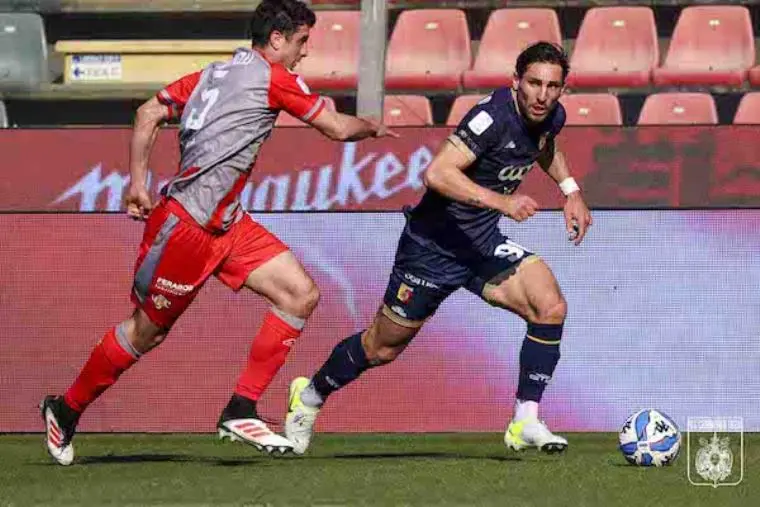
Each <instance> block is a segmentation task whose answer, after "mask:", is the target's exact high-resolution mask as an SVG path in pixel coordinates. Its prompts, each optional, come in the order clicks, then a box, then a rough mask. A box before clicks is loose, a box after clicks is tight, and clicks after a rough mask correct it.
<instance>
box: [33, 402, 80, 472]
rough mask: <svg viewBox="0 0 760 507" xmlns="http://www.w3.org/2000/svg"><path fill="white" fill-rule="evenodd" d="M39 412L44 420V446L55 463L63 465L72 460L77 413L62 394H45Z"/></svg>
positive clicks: (77, 420) (68, 463) (77, 419)
mask: <svg viewBox="0 0 760 507" xmlns="http://www.w3.org/2000/svg"><path fill="white" fill-rule="evenodd" d="M40 413H41V415H42V420H43V421H45V447H46V448H47V451H48V454H50V456H51V457H52V458H53V459H54V460H55V462H56V463H58V464H59V465H63V466H68V465H71V463H73V462H74V446H73V445H71V439H72V438H73V437H74V432H75V431H76V426H77V422H79V414H77V413H76V412H74V411H73V410H72V409H70V408H69V407H68V406H67V405H66V402H64V401H63V396H46V397H45V399H44V400H42V401H41V402H40Z"/></svg>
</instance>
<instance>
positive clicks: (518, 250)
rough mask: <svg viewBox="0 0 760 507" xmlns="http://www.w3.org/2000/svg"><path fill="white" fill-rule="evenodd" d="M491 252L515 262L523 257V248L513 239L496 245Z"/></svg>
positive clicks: (500, 257)
mask: <svg viewBox="0 0 760 507" xmlns="http://www.w3.org/2000/svg"><path fill="white" fill-rule="evenodd" d="M493 254H494V256H495V257H498V258H499V259H507V260H508V261H509V262H516V261H518V260H520V259H522V258H523V255H525V249H524V248H523V247H521V246H520V245H518V244H517V243H515V242H514V241H510V240H507V241H505V242H504V243H502V244H501V245H499V246H497V247H496V250H494V252H493Z"/></svg>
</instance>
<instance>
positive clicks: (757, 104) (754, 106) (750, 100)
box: [734, 92, 760, 125]
mask: <svg viewBox="0 0 760 507" xmlns="http://www.w3.org/2000/svg"><path fill="white" fill-rule="evenodd" d="M734 124H735V125H760V92H751V93H745V94H744V96H743V97H742V100H741V101H740V102H739V107H738V108H737V109H736V114H735V115H734Z"/></svg>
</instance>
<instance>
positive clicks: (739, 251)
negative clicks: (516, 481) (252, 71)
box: [0, 127, 760, 432]
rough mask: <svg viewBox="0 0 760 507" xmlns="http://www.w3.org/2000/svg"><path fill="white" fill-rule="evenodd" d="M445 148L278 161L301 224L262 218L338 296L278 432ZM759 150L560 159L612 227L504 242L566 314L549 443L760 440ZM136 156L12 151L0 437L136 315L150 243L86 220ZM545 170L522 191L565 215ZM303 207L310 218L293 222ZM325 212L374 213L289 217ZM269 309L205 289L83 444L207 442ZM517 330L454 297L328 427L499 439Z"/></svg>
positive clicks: (620, 147)
mask: <svg viewBox="0 0 760 507" xmlns="http://www.w3.org/2000/svg"><path fill="white" fill-rule="evenodd" d="M447 132H448V131H446V130H445V129H440V130H439V129H429V130H421V129H409V130H405V131H404V138H403V140H401V141H398V142H397V143H396V145H393V143H390V142H389V143H386V142H383V141H372V142H368V143H365V144H356V145H345V146H341V145H338V144H333V143H329V142H327V141H322V140H321V139H320V138H319V137H318V136H314V135H312V134H311V133H309V132H308V131H298V130H290V129H289V130H288V131H282V132H277V133H275V136H274V138H273V139H272V143H270V145H269V146H268V149H266V150H265V152H264V153H262V156H261V159H260V161H259V164H258V166H257V172H256V174H255V175H254V180H253V184H252V187H251V188H250V189H249V193H248V199H249V201H248V202H249V203H254V204H255V203H256V192H257V191H258V189H260V188H262V186H264V185H266V184H269V185H270V187H269V189H270V190H268V191H267V192H266V193H264V192H263V191H262V195H266V196H267V198H266V199H264V198H262V200H261V201H260V202H261V203H263V204H261V206H260V207H261V209H269V210H271V209H272V208H278V207H279V208H281V209H283V210H285V211H284V212H266V213H260V214H257V215H256V218H257V219H258V220H259V221H261V222H262V223H263V224H264V225H265V226H266V227H268V228H269V229H270V230H272V231H273V232H274V233H275V234H277V235H278V236H280V237H281V238H282V239H283V240H285V241H286V242H287V243H288V244H289V245H290V246H291V248H292V249H293V251H294V252H295V254H296V255H297V256H298V257H299V258H300V259H302V260H303V262H304V264H305V265H306V267H307V269H308V270H309V272H310V273H311V274H312V275H313V276H314V278H315V280H316V281H317V283H318V285H319V286H320V288H321V290H322V294H323V299H322V302H321V304H320V306H319V308H318V309H317V311H316V313H315V315H314V317H313V319H312V320H311V321H310V323H309V325H308V327H307V330H306V332H305V334H304V336H303V337H302V338H301V339H300V341H299V342H298V343H297V345H296V346H295V348H294V350H293V353H292V355H291V357H290V360H289V362H288V363H287V365H286V366H285V368H284V369H283V371H282V372H281V374H280V375H279V376H278V377H277V379H276V381H275V383H274V385H273V386H272V388H271V389H270V391H269V392H268V394H267V395H266V397H265V398H264V400H263V411H264V413H265V414H266V415H267V416H268V417H271V418H275V419H277V420H281V418H282V415H283V413H284V410H285V401H286V396H287V383H288V381H289V380H290V378H292V377H293V376H295V375H302V374H309V373H311V372H312V371H313V370H314V369H315V368H316V367H317V366H318V365H319V364H320V363H321V362H322V361H323V360H324V358H325V357H326V356H327V354H328V353H329V351H330V349H331V348H332V346H333V345H334V344H335V343H336V342H337V341H338V340H340V339H342V338H343V337H345V336H347V335H349V334H351V333H353V332H355V331H356V330H358V329H361V328H362V327H363V326H365V325H366V323H367V322H369V320H370V319H371V317H372V315H373V314H374V312H375V311H376V309H377V307H378V304H379V302H380V299H381V297H382V294H383V291H384V289H385V283H386V281H387V276H388V273H389V270H390V267H391V264H392V260H393V254H394V250H395V244H396V241H397V237H398V234H399V232H400V231H401V228H402V227H403V217H402V215H401V213H399V212H398V211H391V212H382V211H378V210H379V209H380V208H389V209H393V210H398V209H399V207H400V206H401V205H403V204H406V203H411V202H414V200H415V199H416V197H417V195H418V194H419V192H421V186H418V184H417V183H415V182H417V181H420V178H421V172H422V171H423V170H424V166H425V164H426V161H429V158H430V156H431V154H432V152H433V150H434V149H435V147H436V145H437V144H438V143H440V142H441V140H442V139H444V138H445V136H446V135H447ZM755 132H756V130H755ZM752 133H753V130H752V129H743V128H740V127H719V128H693V129H688V128H651V129H637V130H627V129H604V130H602V129H580V128H577V129H576V128H573V129H568V130H567V132H566V133H565V134H563V137H564V139H563V148H564V149H565V150H566V151H567V152H568V153H569V158H570V161H571V163H572V165H573V168H574V171H575V172H576V173H578V174H581V175H583V184H584V186H585V188H587V189H588V194H589V197H590V198H591V199H592V202H595V203H596V205H597V207H602V206H603V207H605V208H607V209H604V210H602V209H597V210H596V211H595V224H594V226H593V228H592V231H591V233H590V235H589V236H588V238H587V240H586V242H584V244H583V246H581V247H574V246H572V245H571V244H569V243H568V242H567V240H566V238H565V233H564V224H563V220H562V216H561V213H560V212H558V211H547V212H545V213H540V214H539V215H537V216H536V217H534V218H533V219H531V220H529V221H528V222H525V223H524V224H519V225H517V224H514V223H512V222H509V221H506V220H505V221H503V223H502V224H501V225H502V227H503V229H504V231H505V232H506V233H507V234H509V235H510V236H511V237H512V238H513V239H514V240H515V241H517V242H518V243H520V244H522V245H523V246H525V247H526V248H529V249H532V250H534V251H536V252H538V253H539V254H540V255H541V256H542V257H544V258H545V259H546V260H547V261H548V263H549V264H550V265H551V266H552V268H553V270H554V271H555V274H556V276H557V278H558V280H559V281H560V284H561V285H562V287H563V290H564V293H565V296H566V298H567V300H568V303H569V307H570V313H569V317H568V320H567V325H566V333H565V336H564V338H563V348H562V353H563V360H562V362H561V363H560V366H559V368H558V370H557V372H556V375H555V381H554V383H553V385H551V386H550V388H549V389H548V390H547V394H546V398H545V404H544V405H545V409H544V413H543V417H545V419H546V420H547V422H549V424H550V425H552V427H556V428H558V429H560V430H563V431H569V430H588V431H611V430H616V429H617V428H618V426H619V425H620V424H621V423H622V422H623V420H624V419H625V417H626V416H627V415H628V414H629V413H630V412H632V411H634V410H635V409H638V408H641V407H656V408H659V409H661V410H664V411H665V412H667V413H669V414H670V415H671V416H673V417H674V418H675V419H676V421H677V422H678V423H679V424H681V425H683V424H685V420H686V418H687V417H689V416H705V415H708V416H709V415H715V416H742V417H744V421H745V429H747V430H750V431H758V430H760V408H759V407H760V394H758V393H760V370H758V368H757V364H758V363H759V362H760V346H758V345H760V343H758V340H759V339H760V338H759V337H758V329H760V313H758V311H757V308H759V307H760V294H758V291H757V287H758V286H760V257H759V256H758V255H757V252H758V251H760V237H759V236H758V235H757V230H758V228H759V226H760V210H759V209H751V207H752V206H757V203H756V201H752V200H747V199H746V197H745V196H746V195H747V194H751V195H753V196H754V198H755V199H757V196H758V195H760V194H758V192H757V190H754V192H753V191H752V188H753V187H751V186H750V185H751V183H752V182H753V181H754V182H757V181H758V179H757V174H758V162H757V160H760V157H758V155H760V153H758V151H760V148H758V146H757V144H756V143H753V142H752V140H753V139H752V138H750V136H751V135H752ZM575 136H578V137H575ZM127 137H128V131H126V130H105V131H103V130H95V129H90V130H87V129H83V130H60V131H59V130H39V131H24V130H21V131H7V132H2V133H0V153H2V154H3V158H2V160H3V163H2V166H3V174H4V176H5V177H4V179H3V182H2V184H1V185H2V186H1V187H0V209H2V210H3V212H2V214H0V259H2V262H0V431H2V432H9V431H39V430H40V422H39V417H38V414H37V411H36V409H35V405H36V403H37V402H38V401H39V399H40V398H41V397H42V396H43V395H44V394H46V393H52V392H60V391H62V390H63V389H65V387H66V386H67V385H68V383H69V382H70V381H71V379H72V378H73V377H74V376H75V375H76V373H77V371H78V369H79V367H80V366H81V364H82V363H83V361H84V360H85V359H86V357H87V355H88V353H89V350H90V349H91V347H92V346H93V345H94V343H95V342H96V341H97V340H98V339H99V337H100V336H101V335H102V333H103V331H104V330H105V329H107V328H108V327H109V326H111V325H113V324H114V323H116V322H118V321H120V320H122V319H123V318H124V317H125V316H126V315H127V314H128V312H129V311H130V303H129V299H128V296H129V290H130V286H131V270H132V264H133V262H134V258H135V254H136V250H137V245H138V242H139V238H140V234H141V231H142V227H141V225H140V224H137V223H134V222H131V221H129V220H127V219H126V218H125V217H124V216H123V215H120V214H104V213H81V212H80V210H84V211H93V210H94V211H97V210H101V211H103V210H117V209H118V207H119V202H120V199H121V193H120V192H121V190H120V189H121V188H122V187H121V185H122V184H123V183H122V182H123V180H124V177H125V175H126V167H127V165H126V139H127ZM754 137H755V138H756V134H755V136H754ZM296 138H297V140H298V141H299V144H297V145H296V146H298V149H297V150H295V149H293V146H294V143H295V140H296ZM174 143H175V140H174V133H173V132H171V131H167V132H165V133H163V134H162V138H161V140H160V143H159V146H158V149H157V152H156V157H155V158H154V160H153V167H154V168H160V169H156V171H155V172H156V174H155V176H154V177H155V181H161V179H162V178H165V177H168V176H169V175H170V174H171V172H172V170H173V169H172V168H173V167H176V146H175V145H174ZM96 166H100V170H99V171H100V172H99V175H98V178H99V180H98V181H99V183H98V184H95V183H93V185H95V186H94V187H92V188H100V189H99V190H98V191H97V192H95V191H93V190H92V189H90V187H87V185H85V184H84V183H82V181H89V180H87V179H86V178H87V177H89V178H92V180H93V181H95V178H94V177H93V176H91V175H92V174H94V173H93V171H94V168H95V167H96ZM306 171H311V172H310V174H311V176H310V177H308V178H307V177H306V176H303V175H304V174H306ZM631 172H633V174H635V175H637V176H636V177H634V176H632V175H631V174H629V173H631ZM539 173H540V171H537V170H536V171H534V173H533V174H531V176H530V178H531V179H529V180H528V181H527V182H526V188H525V191H526V192H531V193H533V194H534V195H539V196H541V197H540V202H542V203H544V204H545V205H546V206H547V207H556V206H558V204H559V201H558V200H557V196H555V195H554V194H555V193H556V191H555V190H554V189H553V188H551V186H549V187H545V186H543V185H544V182H542V180H544V179H546V178H545V177H544V176H543V175H541V174H539ZM320 175H325V176H323V179H322V180H320ZM328 176H329V178H328ZM109 178H110V179H109ZM309 178H311V179H309ZM307 180H308V183H309V184H308V185H307V183H303V182H304V181H307ZM697 180H698V181H697ZM267 181H269V183H265V182H267ZM299 181H300V182H301V183H300V185H299ZM320 181H322V184H321V186H320V183H319V182H320ZM104 182H105V183H104ZM278 182H280V183H279V185H281V190H280V194H277V192H276V191H275V190H276V189H277V188H278V187H277V185H278ZM285 182H287V183H288V184H287V185H285ZM642 182H643V183H642ZM731 182H733V183H732V185H728V183H731ZM88 184H89V183H88ZM716 184H720V185H716ZM101 187H102V188H101ZM154 188H155V185H154ZM285 188H287V191H285V190H282V189H285ZM299 188H300V189H301V195H304V196H306V197H305V200H304V201H303V202H305V203H307V205H303V206H300V205H299V206H295V205H294V204H293V203H297V202H299V201H297V199H296V196H297V195H299V194H298V192H299ZM72 189H74V190H72ZM320 189H321V190H320ZM341 189H347V190H341ZM742 189H744V190H745V192H744V193H741V192H739V191H740V190H742ZM320 192H323V194H320ZM19 195H20V196H19ZM66 195H67V197H62V196H66ZM278 195H279V196H280V197H277V196H278ZM319 195H323V196H326V197H324V198H322V197H320V199H317V198H316V196H319ZM344 195H345V196H346V198H345V199H344V200H342V198H339V197H341V196H344ZM283 196H284V197H283ZM697 196H703V197H704V196H706V198H707V199H706V200H705V201H704V202H702V203H700V202H699V200H697V199H696V197H697ZM726 196H734V197H732V199H733V200H726V199H727V197H726ZM736 196H739V197H741V198H739V197H736ZM362 197H363V199H362ZM278 199H279V201H278ZM551 199H554V201H552V200H551ZM325 202H326V203H332V204H331V205H330V206H326V207H327V209H331V210H347V209H368V210H371V211H373V212H367V213H292V212H288V211H289V210H293V209H302V208H308V207H309V205H308V203H311V204H313V205H312V206H311V207H312V208H315V209H321V208H324V207H325V206H324V205H322V204H320V205H319V206H318V205H317V204H319V203H325ZM272 203H275V204H272ZM277 203H279V204H277ZM679 206H680V207H683V208H685V207H689V208H699V209H677V208H678V207H679ZM729 206H730V207H734V208H736V207H741V206H747V207H748V209H727V207H729ZM654 207H657V208H658V209H654ZM709 207H714V209H708V208H709ZM647 208H649V209H647ZM659 208H663V209H659ZM265 310H266V306H265V304H264V303H263V302H262V301H260V300H259V298H257V297H255V296H254V295H252V294H248V293H242V292H241V293H238V294H234V293H231V292H230V291H228V290H227V289H226V288H224V287H223V286H222V285H221V284H220V283H218V282H217V281H216V280H211V281H209V283H208V284H207V287H206V288H205V289H204V290H203V291H202V293H201V295H200V296H199V298H198V300H197V301H196V302H195V303H194V304H193V305H192V306H191V308H190V309H189V311H188V313H187V314H186V315H185V316H183V318H182V319H180V321H179V322H178V324H177V326H176V328H175V329H174V330H173V332H172V334H171V335H170V337H169V338H168V339H167V341H166V343H165V344H163V345H162V346H161V347H160V348H159V349H157V350H156V351H155V352H153V353H151V354H150V355H148V356H146V357H145V358H144V359H143V360H142V361H141V362H140V363H139V364H138V365H137V366H136V367H135V368H133V369H132V370H130V371H129V372H127V373H126V374H125V375H124V376H123V378H122V379H121V381H120V382H119V383H118V384H117V386H116V387H114V389H113V390H112V391H109V393H107V394H106V395H105V396H104V397H103V398H102V399H101V400H99V401H98V402H97V403H96V404H95V405H93V406H92V408H91V410H90V411H89V412H88V414H87V417H85V418H84V419H83V421H82V425H81V430H82V431H192V432H207V431H212V430H213V427H214V424H215V422H216V418H217V417H218V412H219V410H220V409H221V408H222V407H223V406H224V404H225V403H226V401H227V399H228V397H229V394H230V392H231V389H232V387H233V386H234V383H235V380H236V377H237V375H238V373H239V371H240V369H241V368H242V367H243V365H244V362H245V358H246V354H247V348H248V346H249V343H250V340H251V338H252V336H253V334H254V333H255V331H256V329H257V327H258V325H259V322H260V319H261V316H262V315H263V314H264V312H265ZM523 333H524V324H523V323H522V322H521V321H520V320H519V319H517V318H516V317H514V316H512V315H510V314H508V313H506V312H503V311H499V310H497V309H494V308H492V307H489V306H488V305H486V304H484V303H482V302H481V301H480V300H479V299H478V298H477V297H475V296H474V295H472V294H470V293H467V292H466V291H460V292H458V293H456V294H455V295H454V296H452V297H451V298H450V299H449V300H447V301H446V302H445V303H444V305H443V306H442V307H441V309H440V311H439V312H438V314H436V316H435V317H433V318H432V319H431V321H430V322H429V324H428V325H427V326H426V327H425V329H424V330H423V331H422V333H421V334H420V335H419V336H418V338H417V339H416V340H415V342H414V344H413V345H412V346H411V347H410V348H409V349H408V351H407V352H406V353H405V354H404V355H402V357H401V358H400V359H399V360H398V361H397V362H395V363H393V364H392V365H389V366H387V367H384V368H382V369H379V370H376V371H371V372H369V373H367V374H366V377H363V378H362V380H361V381H359V382H357V383H356V384H355V385H352V386H349V387H348V388H347V389H346V390H345V391H343V392H341V393H339V394H338V395H336V396H335V397H334V398H333V399H332V400H331V403H330V404H329V405H328V407H327V408H326V409H325V412H324V417H322V418H321V419H320V421H319V429H320V430H321V431H359V432H364V431H367V432H369V431H373V432H374V431H391V432H392V431H501V430H503V426H504V422H505V421H506V419H507V418H508V416H509V415H510V413H511V405H512V401H513V396H514V392H515V389H516V385H515V383H516V377H517V356H518V352H519V347H520V342H521V340H522V335H523Z"/></svg>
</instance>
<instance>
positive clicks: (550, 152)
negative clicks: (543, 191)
mask: <svg viewBox="0 0 760 507" xmlns="http://www.w3.org/2000/svg"><path fill="white" fill-rule="evenodd" d="M538 165H539V166H540V167H541V169H543V170H544V171H545V172H546V174H548V175H549V176H551V178H552V179H553V180H554V181H555V182H556V183H557V185H559V188H560V190H561V191H562V193H563V194H565V196H567V202H566V203H565V225H566V227H567V233H568V235H570V238H571V239H572V240H574V241H575V244H576V245H579V244H580V242H581V241H583V237H584V236H585V235H586V231H587V230H588V227H589V226H590V225H591V224H592V223H593V219H592V218H591V213H590V212H589V210H588V206H587V205H586V201H584V200H583V195H582V193H581V189H580V187H579V186H578V183H577V182H576V181H575V179H573V177H572V176H571V175H570V168H569V167H568V165H567V159H566V158H565V155H564V154H563V153H562V151H560V149H559V148H558V147H557V141H556V139H555V138H554V137H549V138H548V139H547V141H546V146H544V149H543V151H542V152H541V155H539V157H538Z"/></svg>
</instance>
